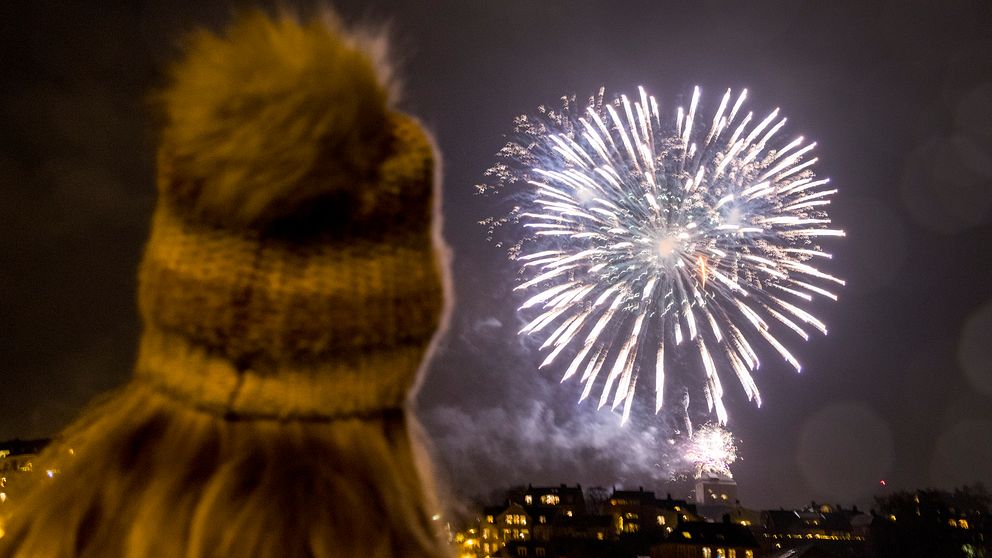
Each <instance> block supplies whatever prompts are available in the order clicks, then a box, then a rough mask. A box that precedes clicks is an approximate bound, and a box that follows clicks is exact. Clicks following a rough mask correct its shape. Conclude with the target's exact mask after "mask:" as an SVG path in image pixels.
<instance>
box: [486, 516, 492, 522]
mask: <svg viewBox="0 0 992 558" xmlns="http://www.w3.org/2000/svg"><path fill="white" fill-rule="evenodd" d="M492 522H493V516H491V515H487V516H486V523H492Z"/></svg>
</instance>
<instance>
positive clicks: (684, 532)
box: [682, 531, 692, 539]
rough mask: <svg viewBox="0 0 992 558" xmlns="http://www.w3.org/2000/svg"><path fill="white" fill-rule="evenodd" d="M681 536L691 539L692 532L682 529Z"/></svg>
mask: <svg viewBox="0 0 992 558" xmlns="http://www.w3.org/2000/svg"><path fill="white" fill-rule="evenodd" d="M682 536H683V537H685V538H687V539H691V538H692V533H690V532H688V531H682Z"/></svg>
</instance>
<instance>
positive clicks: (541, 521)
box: [537, 515, 548, 524]
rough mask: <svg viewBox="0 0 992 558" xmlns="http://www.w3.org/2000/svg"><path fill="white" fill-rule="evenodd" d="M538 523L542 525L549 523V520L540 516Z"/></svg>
mask: <svg viewBox="0 0 992 558" xmlns="http://www.w3.org/2000/svg"><path fill="white" fill-rule="evenodd" d="M537 522H538V523H542V524H543V523H547V522H548V518H546V517H544V516H543V515H539V516H537Z"/></svg>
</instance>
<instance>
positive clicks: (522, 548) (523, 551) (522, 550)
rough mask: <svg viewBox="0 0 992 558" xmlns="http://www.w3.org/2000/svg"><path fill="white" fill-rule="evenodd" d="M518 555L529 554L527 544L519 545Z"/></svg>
mask: <svg viewBox="0 0 992 558" xmlns="http://www.w3.org/2000/svg"><path fill="white" fill-rule="evenodd" d="M517 556H527V547H526V546H518V547H517Z"/></svg>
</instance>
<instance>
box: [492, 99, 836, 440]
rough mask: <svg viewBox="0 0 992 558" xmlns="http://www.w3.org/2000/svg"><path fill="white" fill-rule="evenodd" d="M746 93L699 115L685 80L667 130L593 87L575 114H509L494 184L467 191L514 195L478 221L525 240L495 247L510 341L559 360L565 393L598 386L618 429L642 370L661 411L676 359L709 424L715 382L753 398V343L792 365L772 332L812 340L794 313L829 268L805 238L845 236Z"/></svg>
mask: <svg viewBox="0 0 992 558" xmlns="http://www.w3.org/2000/svg"><path fill="white" fill-rule="evenodd" d="M746 96H747V91H746V90H745V91H743V92H741V93H740V94H739V95H737V96H736V99H735V100H733V101H732V99H733V96H732V94H731V91H730V90H727V92H726V94H725V95H724V96H723V98H722V100H721V102H720V105H719V108H717V110H716V111H715V112H714V113H713V115H712V117H710V118H706V119H705V120H704V118H703V117H702V115H701V113H700V111H699V110H697V109H698V108H699V99H700V95H699V88H698V87H696V88H695V89H694V91H693V94H692V100H691V102H690V104H689V109H688V111H686V110H684V109H683V108H682V107H679V108H678V109H677V111H676V113H675V117H674V118H673V119H672V120H673V122H670V123H669V124H665V123H663V119H662V116H661V113H660V111H659V105H658V103H657V101H656V100H655V98H654V97H652V96H650V95H648V94H647V93H646V92H645V90H644V89H643V88H639V89H638V98H637V99H635V100H634V101H631V100H630V99H628V98H627V97H626V96H624V95H621V96H620V97H619V98H618V99H616V100H615V101H613V102H612V103H604V101H603V91H602V90H600V92H599V94H598V95H597V96H596V97H594V98H592V99H590V101H589V103H588V105H586V106H585V107H584V108H581V109H580V108H578V107H576V106H575V103H574V99H568V98H566V99H564V103H563V109H562V110H561V111H560V112H558V111H553V110H548V109H544V108H543V107H542V109H541V110H540V113H539V115H538V116H537V117H535V118H529V117H526V116H522V117H519V118H518V119H517V122H516V130H515V131H516V133H517V135H516V137H515V139H514V141H511V142H510V143H509V144H508V145H507V146H506V147H505V148H504V149H503V150H502V151H501V152H500V158H499V162H498V163H497V164H496V165H495V166H494V167H493V168H492V169H490V171H489V176H493V177H494V178H495V184H492V185H489V186H480V190H481V191H483V192H485V191H487V190H489V189H493V190H496V191H503V190H504V189H506V188H513V192H512V194H513V196H514V197H515V199H517V200H518V201H519V205H518V206H517V207H516V208H515V209H514V210H513V211H512V212H511V214H510V215H509V216H508V217H507V218H505V219H489V220H486V221H484V222H483V224H487V225H489V227H490V232H494V230H495V228H496V227H497V226H499V225H501V224H504V223H507V222H509V223H513V224H515V225H517V227H515V230H516V231H517V232H516V234H517V235H518V236H519V232H520V231H523V233H524V234H523V238H522V240H519V241H518V242H516V243H515V244H514V245H513V246H512V247H511V248H510V256H511V258H513V259H515V260H516V261H517V262H519V264H520V270H521V274H522V277H523V281H522V283H521V284H520V285H519V286H517V287H516V289H515V290H518V291H525V292H527V293H528V294H529V296H528V297H527V298H526V301H525V302H524V303H523V304H522V305H521V306H520V310H521V311H522V312H523V313H524V314H525V315H529V320H530V321H529V323H527V324H526V325H525V326H524V327H523V328H522V329H521V330H520V333H521V334H522V335H531V336H537V337H538V338H540V339H543V344H542V346H541V349H542V350H546V351H548V354H547V356H546V358H545V359H544V361H543V362H542V363H541V365H540V366H541V367H546V366H550V365H551V364H552V363H554V362H555V361H556V359H557V358H558V357H559V356H560V355H562V354H563V353H565V354H566V355H567V365H565V367H564V368H565V370H564V373H563V377H562V381H565V380H568V379H569V378H572V377H577V378H578V379H579V381H581V382H582V383H583V384H584V386H583V390H582V395H581V398H580V400H583V399H585V398H587V397H588V396H589V395H590V394H591V393H592V390H593V388H594V386H599V387H600V390H599V407H603V406H604V405H607V404H610V406H611V408H612V409H616V408H618V407H619V406H621V405H622V406H623V419H622V420H623V422H626V420H627V418H628V417H629V414H630V409H631V402H632V400H633V396H634V391H635V387H636V386H637V385H638V383H639V381H642V380H641V378H642V376H649V380H648V381H650V380H651V379H653V382H654V398H655V410H656V412H657V411H660V410H661V408H662V405H663V402H664V389H665V383H666V373H667V370H668V367H667V366H666V361H670V360H672V359H673V358H674V357H673V353H675V354H682V351H687V350H688V351H691V352H692V353H694V354H696V355H698V359H699V363H700V364H701V365H702V371H703V374H704V376H705V377H704V388H703V392H704V395H705V400H706V402H707V407H708V409H709V412H710V413H713V412H714V411H715V413H716V415H717V418H718V420H719V422H720V423H721V424H725V423H726V422H727V411H726V408H725V406H724V403H723V395H724V387H723V382H722V381H721V375H722V374H725V373H726V372H725V371H727V370H729V371H731V372H732V373H733V374H734V375H735V376H736V377H737V379H738V381H739V383H740V385H741V386H742V387H743V389H744V392H745V393H746V395H747V397H748V398H749V399H750V400H752V401H754V402H755V403H756V404H758V405H760V404H761V398H760V394H759V392H758V388H757V386H756V385H755V382H754V379H753V377H752V372H753V371H754V370H755V369H757V368H758V366H759V364H760V363H759V360H758V354H757V351H756V350H755V348H754V344H755V343H756V342H758V341H761V342H764V343H767V344H768V345H770V346H771V347H773V348H774V349H775V351H777V352H778V353H779V354H780V355H781V356H782V358H784V359H785V360H786V361H787V362H788V363H789V364H791V365H792V366H794V367H795V368H796V370H797V371H798V370H800V363H799V361H798V360H797V359H796V357H794V356H793V354H792V353H791V352H790V351H789V349H787V348H786V345H785V343H784V342H783V341H782V340H780V338H779V335H780V334H781V333H782V332H784V330H788V331H787V332H785V333H788V334H789V335H793V334H794V335H797V336H799V337H800V338H802V339H804V340H806V339H808V338H809V333H808V329H810V328H812V329H816V330H819V331H820V332H822V333H824V334H826V332H827V328H826V326H825V325H824V324H823V322H821V321H820V320H819V319H817V318H816V317H815V316H813V315H812V314H810V313H809V312H808V311H806V310H804V309H803V308H802V306H803V305H804V304H805V303H808V302H810V301H812V300H813V299H814V298H815V297H825V298H829V299H832V300H836V299H837V296H836V295H835V294H834V293H833V292H831V291H830V290H828V288H829V285H830V284H838V285H843V284H844V281H842V280H841V279H838V278H836V277H833V276H831V275H829V274H827V273H824V272H822V271H820V270H819V269H818V268H817V267H815V265H814V264H815V263H816V261H817V260H825V259H829V258H830V257H831V256H830V254H828V253H826V252H824V251H822V250H821V249H820V247H819V245H818V240H819V239H820V238H821V237H824V236H844V232H843V231H841V230H837V229H834V228H830V226H829V225H830V219H829V217H828V216H827V214H826V212H825V208H826V206H827V205H828V204H829V203H830V199H829V198H830V196H831V195H832V194H834V193H835V192H836V191H837V190H835V189H829V186H828V184H829V180H827V179H821V180H818V179H816V178H815V176H814V174H813V171H812V166H813V164H814V163H815V162H816V158H811V152H812V150H813V148H814V147H815V145H816V144H815V143H808V144H807V143H805V141H804V139H803V138H802V137H798V138H795V139H793V140H791V141H788V142H787V143H786V142H779V141H778V136H777V134H778V132H779V131H780V130H781V129H782V127H783V126H784V125H785V123H786V119H785V118H782V117H780V116H779V110H778V109H775V110H774V111H772V112H771V114H769V115H767V116H766V117H764V118H762V119H760V120H759V119H756V118H755V117H754V115H753V114H752V113H750V112H748V113H746V114H743V111H742V110H741V107H742V106H743V104H744V100H745V98H746ZM666 121H667V119H666ZM566 349H568V352H565V351H566ZM645 370H648V371H650V372H649V373H648V374H645V373H644V372H645ZM652 376H653V378H651V377H652Z"/></svg>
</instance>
